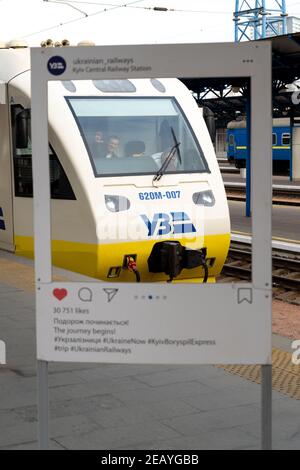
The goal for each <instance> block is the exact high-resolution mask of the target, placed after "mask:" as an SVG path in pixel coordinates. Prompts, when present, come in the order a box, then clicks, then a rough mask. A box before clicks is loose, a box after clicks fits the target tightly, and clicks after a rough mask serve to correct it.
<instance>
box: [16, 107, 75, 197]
mask: <svg viewBox="0 0 300 470" xmlns="http://www.w3.org/2000/svg"><path fill="white" fill-rule="evenodd" d="M15 115H16V113H12V118H13V119H12V128H13V141H14V177H15V196H16V197H32V196H33V181H32V148H31V136H30V135H29V136H28V142H27V146H26V147H25V145H22V148H17V146H18V143H17V139H16V135H15V134H16V128H15V122H16V120H15ZM29 129H30V126H29ZM29 134H30V132H29ZM49 165H50V184H51V199H69V200H74V199H76V197H75V194H74V192H73V189H72V187H71V184H70V182H69V180H68V178H67V175H66V173H65V171H64V169H63V167H62V166H61V164H60V162H59V160H58V158H57V155H56V154H55V152H54V150H53V148H52V147H51V146H50V145H49Z"/></svg>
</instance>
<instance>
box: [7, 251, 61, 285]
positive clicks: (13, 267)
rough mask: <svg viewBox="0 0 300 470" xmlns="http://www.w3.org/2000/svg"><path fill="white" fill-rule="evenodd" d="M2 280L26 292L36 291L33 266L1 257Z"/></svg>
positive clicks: (54, 277) (57, 277)
mask: <svg viewBox="0 0 300 470" xmlns="http://www.w3.org/2000/svg"><path fill="white" fill-rule="evenodd" d="M53 280H55V281H67V279H66V278H64V277H61V276H53ZM0 282H3V283H4V284H7V285H9V286H12V287H15V288H16V289H21V290H24V291H26V292H34V269H33V267H32V266H28V265H26V264H21V263H16V262H15V261H11V260H9V259H6V258H2V257H0Z"/></svg>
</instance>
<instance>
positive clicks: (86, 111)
mask: <svg viewBox="0 0 300 470" xmlns="http://www.w3.org/2000/svg"><path fill="white" fill-rule="evenodd" d="M66 100H67V102H68V104H69V106H70V108H71V111H72V113H73V115H74V117H75V120H76V122H77V125H78V127H79V129H80V133H81V135H82V136H83V139H84V142H85V145H86V147H87V150H88V153H89V156H90V159H91V163H92V166H93V169H94V173H95V175H96V176H114V175H115V176H122V175H140V174H153V173H155V172H157V170H158V169H159V168H160V167H161V166H162V164H163V163H164V161H165V159H166V158H168V155H169V154H170V152H172V153H173V158H171V161H170V163H169V164H168V165H167V168H166V173H191V172H198V173H199V172H209V168H208V165H207V163H206V160H205V158H204V155H203V152H202V150H201V147H200V145H199V142H198V141H197V139H196V137H195V135H194V132H193V130H192V128H191V127H190V125H189V123H188V121H187V119H186V117H185V115H184V113H183V111H182V110H181V108H180V106H179V105H178V103H177V102H176V100H175V98H160V97H157V98H156V97H155V98H150V97H149V98H145V97H140V98H137V97H134V98H127V97H126V98H125V97H124V98H119V97H118V98H117V97H116V98H111V97H107V98H106V97H105V98H103V97H66ZM168 160H169V159H168Z"/></svg>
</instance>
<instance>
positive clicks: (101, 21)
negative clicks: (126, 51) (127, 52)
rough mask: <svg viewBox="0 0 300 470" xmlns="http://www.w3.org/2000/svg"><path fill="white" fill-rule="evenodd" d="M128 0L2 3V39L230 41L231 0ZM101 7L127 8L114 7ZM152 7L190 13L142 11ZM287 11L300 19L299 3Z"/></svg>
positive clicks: (16, 0)
mask: <svg viewBox="0 0 300 470" xmlns="http://www.w3.org/2000/svg"><path fill="white" fill-rule="evenodd" d="M248 1H250V2H252V3H253V4H254V1H253V0H248ZM268 1H269V3H271V4H275V0H268ZM131 2H133V0H82V1H81V2H80V1H79V0H70V2H69V5H72V6H73V7H71V6H68V5H66V4H65V3H64V2H62V0H56V3H50V1H49V2H45V1H43V0H0V41H9V40H11V39H13V38H21V37H23V38H25V39H26V40H27V41H28V43H29V44H30V45H35V46H38V45H39V43H40V41H41V40H44V39H47V38H52V39H54V40H55V41H57V40H61V39H64V38H67V39H69V40H70V41H71V43H72V44H77V42H79V41H80V40H83V39H90V40H93V41H94V42H95V43H96V44H98V45H101V44H134V43H135V44H145V43H168V42H172V43H174V42H178V43H180V42H219V41H233V38H234V26H233V21H232V13H233V11H234V7H235V0H211V1H210V2H208V1H207V0H141V1H139V2H137V1H136V2H135V4H132V7H133V6H134V7H135V8H132V7H130V6H129V4H130V3H131ZM101 3H102V4H103V3H107V4H110V5H124V4H127V5H128V6H127V7H121V8H114V9H112V6H103V5H101ZM154 6H159V7H167V8H169V9H175V10H176V9H178V10H190V11H189V12H188V11H174V12H172V11H170V12H157V11H153V10H149V9H144V8H141V7H145V8H147V7H154ZM75 8H78V9H80V10H82V11H83V12H86V13H87V14H88V15H89V17H87V18H84V14H83V13H80V12H79V11H77V10H76V9H75ZM105 8H106V9H107V11H103V10H104V9H105ZM287 10H288V13H289V15H290V16H299V17H300V1H295V0H287ZM97 12H100V13H98V14H96V13H97ZM80 18H83V19H80ZM79 19H80V20H79ZM64 23H68V24H64Z"/></svg>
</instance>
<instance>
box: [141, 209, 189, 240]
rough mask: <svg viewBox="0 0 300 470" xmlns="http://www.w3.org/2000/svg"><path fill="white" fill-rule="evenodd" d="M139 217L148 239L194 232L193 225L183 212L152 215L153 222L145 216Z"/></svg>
mask: <svg viewBox="0 0 300 470" xmlns="http://www.w3.org/2000/svg"><path fill="white" fill-rule="evenodd" d="M141 217H142V219H143V221H144V223H145V224H146V227H147V229H148V237H152V236H153V235H168V234H181V233H193V232H196V229H195V227H194V225H193V224H192V222H191V220H190V218H189V217H188V216H187V214H186V213H185V212H171V214H164V213H159V214H154V217H153V220H149V219H148V217H147V216H146V215H141Z"/></svg>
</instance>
